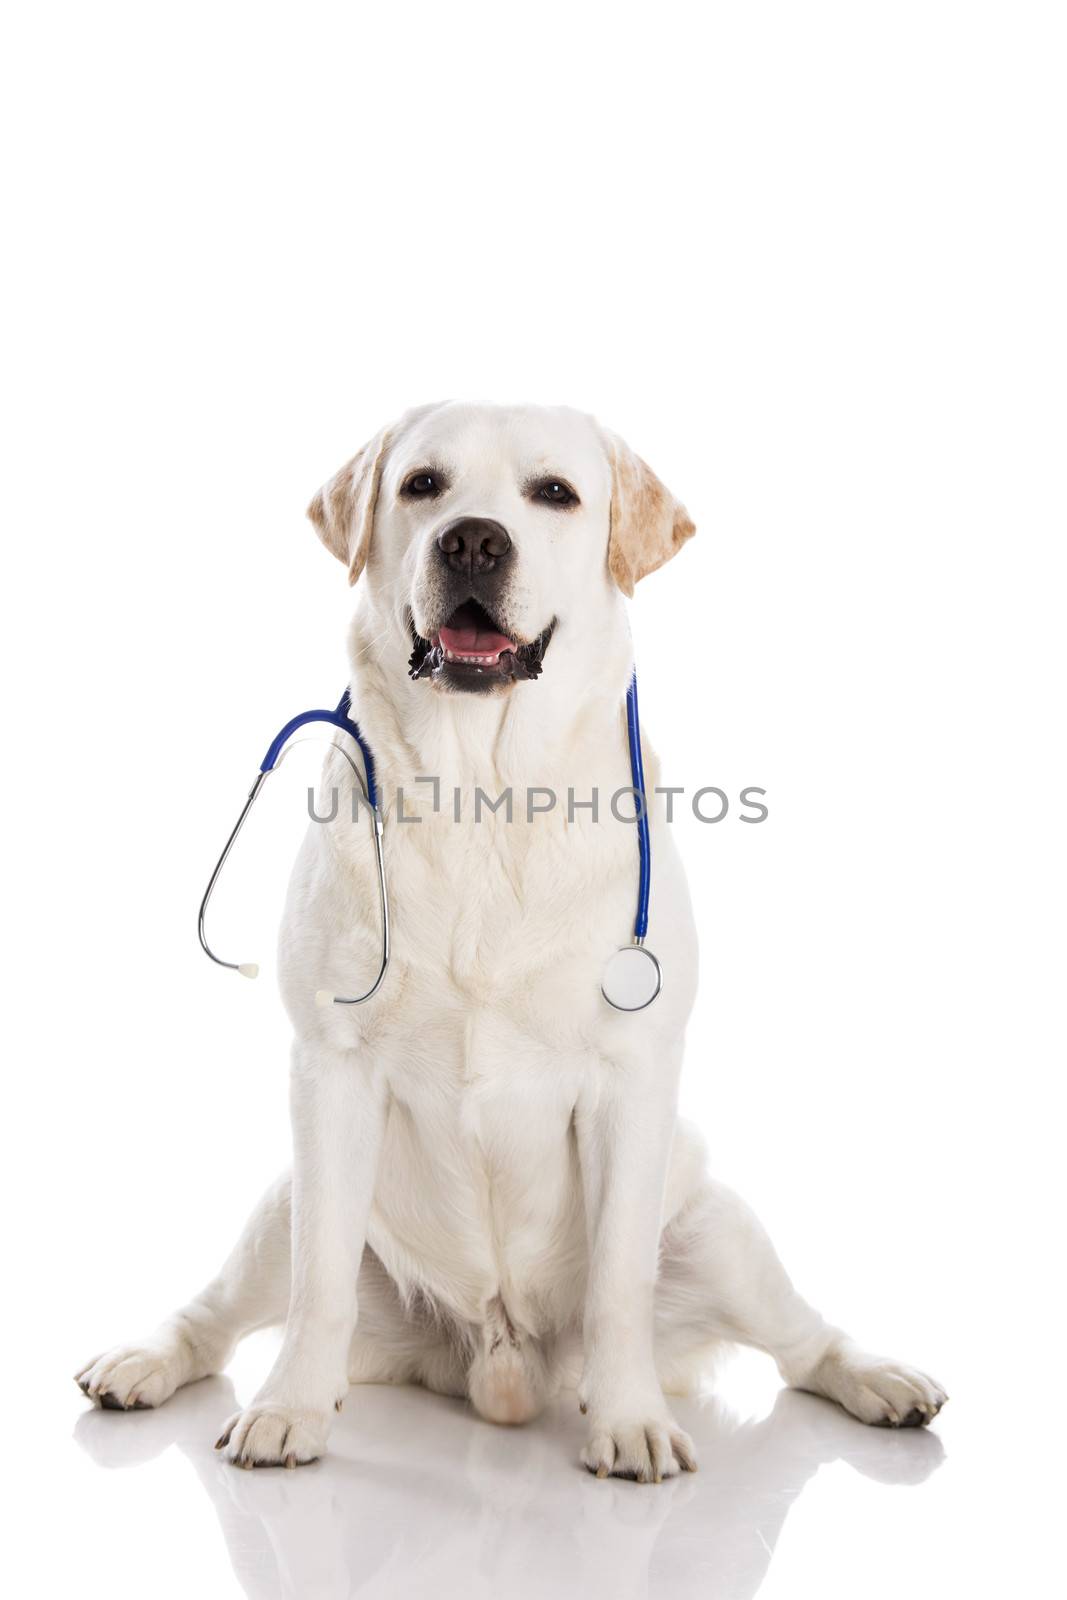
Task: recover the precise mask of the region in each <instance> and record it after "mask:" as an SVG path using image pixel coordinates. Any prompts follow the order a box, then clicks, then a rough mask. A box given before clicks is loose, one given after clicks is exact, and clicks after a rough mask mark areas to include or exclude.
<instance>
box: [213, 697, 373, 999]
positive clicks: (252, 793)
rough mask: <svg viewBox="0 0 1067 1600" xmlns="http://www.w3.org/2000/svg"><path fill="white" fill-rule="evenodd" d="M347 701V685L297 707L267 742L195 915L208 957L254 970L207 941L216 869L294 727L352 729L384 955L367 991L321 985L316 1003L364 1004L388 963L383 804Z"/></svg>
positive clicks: (252, 973) (245, 972) (245, 973)
mask: <svg viewBox="0 0 1067 1600" xmlns="http://www.w3.org/2000/svg"><path fill="white" fill-rule="evenodd" d="M350 704H351V700H350V697H349V693H348V690H347V689H346V690H345V692H344V694H343V695H342V696H341V700H340V702H339V704H338V705H337V707H336V709H335V710H333V711H304V712H301V714H300V715H299V716H298V717H293V718H292V720H291V721H289V722H287V723H286V724H285V727H284V728H282V729H281V730H280V732H279V733H278V734H277V735H276V736H275V738H274V739H273V740H272V742H271V745H270V748H269V749H268V750H267V753H266V755H265V756H264V758H263V763H262V765H261V767H260V769H259V772H258V773H257V774H256V780H255V782H254V783H253V785H252V787H251V789H250V790H249V792H248V799H247V800H246V801H245V803H244V805H243V806H242V807H241V814H240V816H239V817H238V818H237V821H236V822H235V823H234V826H233V831H232V832H231V834H230V837H229V838H228V839H227V840H226V844H225V846H224V847H223V851H222V854H221V855H220V856H219V859H218V860H217V861H216V863H215V866H214V870H213V871H212V874H211V877H210V878H209V879H208V884H207V888H206V889H205V890H204V898H203V899H202V900H201V902H200V913H199V916H198V917H197V924H196V931H197V937H198V938H199V940H200V946H201V949H202V950H203V951H204V954H205V955H206V956H208V957H210V959H211V960H212V961H214V963H215V965H216V966H218V967H226V968H227V969H228V970H229V971H230V972H239V973H240V974H241V976H242V977H244V978H254V977H256V976H257V975H258V973H259V966H258V964H257V963H256V962H254V961H241V962H238V961H224V960H223V959H222V957H221V956H217V955H216V954H215V952H214V950H212V948H211V946H210V945H209V944H208V941H207V934H206V932H205V929H204V922H205V918H206V916H207V908H208V904H209V903H210V900H211V896H212V894H213V892H214V889H215V885H216V884H217V883H218V881H219V875H220V874H221V872H222V869H223V867H224V866H225V865H226V860H227V857H228V856H229V854H230V851H231V850H232V849H233V847H234V844H235V843H236V841H237V836H238V834H239V833H240V832H241V829H242V828H243V827H244V825H245V822H246V821H247V819H248V813H249V812H250V811H251V809H252V807H253V805H254V804H255V802H256V800H257V799H258V797H259V794H260V791H261V790H262V788H263V785H264V784H265V783H266V781H267V779H268V778H269V777H270V774H271V773H272V772H273V771H274V770H275V768H276V767H277V765H278V762H279V760H280V759H281V756H282V752H283V750H284V749H285V746H286V744H287V742H288V741H289V739H291V738H292V736H293V734H294V733H296V731H297V730H298V729H299V728H303V727H305V726H306V725H307V724H308V723H312V722H326V723H329V724H330V725H331V726H332V727H335V728H339V729H340V730H341V731H342V732H343V733H348V734H351V736H352V738H353V739H354V740H355V741H356V744H357V745H358V746H359V749H360V753H361V754H362V756H363V762H364V769H365V772H366V782H365V783H363V784H361V787H362V788H363V792H364V794H365V796H366V798H367V803H368V805H369V806H370V808H371V816H372V819H373V824H374V860H375V865H376V867H377V871H378V898H379V903H380V906H381V917H382V960H381V966H380V967H379V969H378V976H377V977H376V978H375V980H374V982H373V983H372V984H371V986H370V988H369V989H368V990H367V992H366V994H361V995H354V996H352V997H348V996H344V995H335V994H330V993H329V992H328V991H326V990H324V989H320V990H319V991H318V992H317V994H316V995H315V1001H316V1004H318V1005H323V1006H325V1005H339V1006H361V1005H363V1003H364V1001H366V1000H369V999H370V998H371V995H373V994H376V993H377V991H378V989H379V988H380V987H381V984H382V980H383V979H384V977H385V974H386V969H387V968H388V966H389V895H388V892H387V890H386V885H385V857H384V853H383V850H382V834H383V832H384V824H383V821H382V814H381V810H380V809H379V806H378V790H377V786H376V783H375V774H374V757H373V756H372V755H371V752H370V749H369V747H368V745H367V743H366V741H365V739H364V738H363V735H362V733H361V732H360V730H359V726H358V724H357V723H355V722H353V721H352V719H351V718H350V717H349V715H348V710H349V706H350ZM337 748H338V749H340V746H339V745H338V746H337ZM341 753H342V755H344V757H345V760H346V761H348V762H349V764H350V765H351V766H352V770H353V772H355V773H356V777H357V779H358V778H359V773H358V771H357V769H356V767H355V764H354V763H353V762H352V758H351V756H349V755H348V753H347V751H342V752H341Z"/></svg>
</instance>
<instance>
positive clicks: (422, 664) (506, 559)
mask: <svg viewBox="0 0 1067 1600" xmlns="http://www.w3.org/2000/svg"><path fill="white" fill-rule="evenodd" d="M309 515H310V517H311V518H312V520H313V521H314V523H315V525H316V526H317V528H318V529H319V532H320V535H321V536H322V538H323V540H324V541H325V543H326V544H327V545H328V546H329V548H330V549H331V550H333V552H334V554H335V555H337V556H339V557H340V558H341V559H342V560H344V561H346V562H347V563H348V566H349V576H350V581H351V582H353V583H354V582H355V581H356V579H357V578H358V577H359V576H360V575H361V573H363V572H364V570H365V571H366V575H367V582H368V583H369V585H370V586H371V589H372V591H373V594H372V600H373V603H374V605H375V606H376V607H377V608H379V609H384V610H385V611H386V612H387V613H388V614H390V615H391V616H392V617H393V618H394V619H395V620H396V621H397V622H398V624H399V628H400V631H401V633H402V636H403V637H404V638H405V648H407V647H408V645H410V649H411V654H410V658H409V659H408V661H407V662H406V665H407V667H408V670H409V671H410V673H411V676H412V677H414V678H416V679H419V680H424V681H426V682H427V683H428V684H430V685H433V686H435V687H438V688H443V689H446V690H451V691H458V692H461V693H462V692H466V693H478V694H485V693H491V692H497V693H500V692H505V691H508V690H510V689H511V688H513V686H514V685H515V684H518V683H523V682H531V681H533V680H535V679H536V678H537V677H539V676H540V674H541V672H542V670H550V668H549V666H548V658H549V654H550V650H551V646H552V642H553V640H554V639H555V638H556V637H557V634H558V633H566V634H567V635H569V636H570V637H571V638H572V639H574V638H575V637H576V630H585V632H586V634H588V635H590V636H593V637H595V636H596V634H597V631H598V629H600V628H601V627H602V626H603V625H605V624H606V623H607V621H608V618H609V612H610V609H611V608H612V607H613V606H615V605H616V604H617V601H616V586H617V587H618V588H621V589H623V591H624V592H625V593H628V594H629V593H632V592H633V585H634V583H635V582H636V580H637V579H638V578H640V577H643V576H644V575H645V573H646V572H651V571H653V570H654V569H655V568H656V567H658V566H660V565H662V563H663V562H664V561H666V560H668V559H669V557H670V556H671V555H673V554H674V552H675V550H676V549H678V548H679V546H680V545H681V544H682V543H683V542H684V541H685V540H686V539H687V538H688V537H689V536H690V535H691V534H692V532H693V525H692V523H691V522H690V521H689V518H688V517H687V515H686V513H685V511H684V509H683V508H682V507H681V506H680V505H678V503H677V502H676V501H675V500H674V499H673V497H672V496H671V495H669V494H668V492H667V490H666V489H665V488H664V487H663V485H662V484H661V483H660V482H659V480H658V479H657V478H656V477H655V476H654V474H653V473H652V472H651V471H650V470H649V468H648V467H646V466H645V464H644V463H643V462H642V461H640V459H639V458H638V457H637V456H635V455H634V454H633V453H632V452H631V451H629V450H628V449H627V447H626V446H625V445H623V444H622V443H621V441H619V440H616V439H613V438H612V437H611V436H610V435H607V434H605V433H604V432H603V431H602V430H601V429H600V428H599V427H598V426H597V424H596V423H595V422H594V421H593V420H592V419H591V418H589V417H586V416H583V415H582V414H581V413H579V412H575V411H570V410H566V409H564V408H558V409H555V408H554V409H547V408H542V407H535V406H521V407H493V406H471V405H462V404H457V403H448V404H445V405H439V406H430V407H425V408H423V409H422V410H420V411H415V412H409V413H408V415H407V416H406V417H404V418H403V419H402V420H401V421H400V422H399V423H398V424H396V425H395V426H393V427H391V428H387V429H385V430H383V432H382V433H381V434H379V435H378V436H377V438H376V439H374V440H372V441H371V443H370V444H369V445H367V446H365V447H364V449H363V450H361V451H360V452H359V454H358V455H357V456H356V457H354V458H353V460H352V461H350V462H349V463H348V464H347V465H346V466H345V467H343V468H342V469H341V471H340V472H339V473H338V474H337V476H336V477H335V478H333V479H332V480H331V481H330V483H328V484H327V485H326V486H325V488H324V489H322V490H321V491H320V492H319V494H318V495H316V497H315V499H314V500H313V501H312V503H311V506H310V507H309Z"/></svg>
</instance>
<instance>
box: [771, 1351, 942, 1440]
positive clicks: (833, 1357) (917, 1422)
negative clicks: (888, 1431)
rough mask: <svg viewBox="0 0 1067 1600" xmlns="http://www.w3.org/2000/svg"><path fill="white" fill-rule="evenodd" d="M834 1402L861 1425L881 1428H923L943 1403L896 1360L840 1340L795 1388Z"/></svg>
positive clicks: (929, 1381)
mask: <svg viewBox="0 0 1067 1600" xmlns="http://www.w3.org/2000/svg"><path fill="white" fill-rule="evenodd" d="M798 1387H799V1388H803V1389H808V1390H810V1391H811V1392H812V1393H814V1394H821V1395H825V1396H826V1398H827V1399H829V1400H836V1401H837V1403H838V1405H842V1406H844V1408H845V1410H846V1411H850V1412H851V1413H852V1415H853V1416H854V1417H858V1418H859V1419H860V1421H861V1422H869V1423H872V1424H873V1425H874V1426H875V1427H882V1428H923V1427H925V1426H926V1424H927V1423H929V1422H932V1421H933V1420H934V1418H935V1417H936V1416H937V1413H938V1412H939V1411H940V1410H941V1407H942V1406H943V1405H944V1404H945V1401H946V1400H947V1399H948V1395H947V1394H946V1393H945V1391H944V1389H942V1387H941V1385H940V1384H939V1383H936V1382H935V1381H934V1379H933V1378H928V1377H927V1376H926V1374H925V1373H924V1372H919V1371H918V1370H917V1369H916V1368H915V1367H908V1366H905V1364H904V1363H903V1362H902V1361H889V1360H887V1359H886V1358H885V1357H884V1356H872V1355H869V1354H868V1353H867V1352H866V1351H865V1350H861V1349H860V1348H859V1347H858V1346H857V1345H855V1344H853V1343H852V1340H851V1339H840V1340H838V1341H837V1342H836V1343H835V1344H832V1345H831V1346H830V1348H829V1350H828V1351H827V1352H826V1354H825V1355H824V1356H823V1358H822V1360H821V1361H820V1362H819V1363H818V1365H817V1366H816V1367H815V1369H814V1371H813V1372H812V1373H811V1374H810V1376H809V1377H808V1379H807V1380H806V1381H805V1382H804V1383H802V1384H799V1385H798Z"/></svg>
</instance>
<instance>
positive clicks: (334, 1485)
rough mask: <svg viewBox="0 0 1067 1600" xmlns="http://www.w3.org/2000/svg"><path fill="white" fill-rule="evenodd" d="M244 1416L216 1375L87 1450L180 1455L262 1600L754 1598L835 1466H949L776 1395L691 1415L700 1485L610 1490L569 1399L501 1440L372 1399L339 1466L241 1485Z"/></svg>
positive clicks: (473, 1426)
mask: <svg viewBox="0 0 1067 1600" xmlns="http://www.w3.org/2000/svg"><path fill="white" fill-rule="evenodd" d="M235 1409H236V1401H235V1399H234V1395H233V1388H232V1385H231V1384H230V1383H229V1381H228V1380H227V1379H224V1378H211V1379H208V1380H207V1381H205V1382H203V1383H198V1384H194V1385H192V1386H191V1387H190V1388H189V1389H185V1390H183V1391H181V1392H180V1393H179V1394H177V1395H176V1396H175V1397H174V1399H173V1400H171V1401H170V1402H169V1403H168V1404H167V1405H166V1406H164V1407H163V1408H162V1409H161V1410H159V1411H145V1412H138V1413H130V1414H127V1415H123V1414H120V1413H115V1412H109V1411H90V1412H87V1413H86V1414H85V1415H83V1416H82V1417H81V1418H80V1420H79V1422H78V1424H77V1427H76V1429H75V1438H76V1439H77V1441H78V1443H79V1444H80V1445H82V1446H83V1447H84V1449H85V1450H87V1451H88V1452H89V1454H90V1455H91V1456H92V1457H93V1459H94V1460H95V1461H96V1462H98V1463H99V1464H100V1465H101V1466H106V1467H125V1466H136V1465H139V1464H140V1463H142V1462H145V1461H149V1460H151V1459H152V1458H153V1457H154V1456H157V1455H159V1454H160V1453H161V1452H162V1451H163V1450H165V1449H167V1448H168V1446H170V1445H172V1444H174V1445H177V1446H178V1447H179V1449H180V1450H181V1451H182V1452H183V1454H184V1455H186V1456H187V1458H188V1459H189V1461H190V1462H191V1463H192V1465H193V1468H194V1469H195V1471H196V1473H197V1475H198V1477H199V1478H200V1481H201V1483H202V1484H203V1486H204V1488H205V1489H206V1491H207V1494H208V1496H209V1498H210V1499H211V1501H212V1503H213V1504H214V1506H215V1510H216V1512H217V1513H218V1517H219V1521H220V1523H221V1524H222V1529H223V1532H224V1534H225V1536H226V1542H227V1546H228V1548H229V1554H230V1560H231V1562H232V1564H233V1569H234V1572H235V1573H236V1575H237V1577H238V1579H239V1581H240V1583H241V1585H242V1587H243V1588H244V1591H245V1593H246V1594H247V1595H248V1596H249V1597H250V1600H283V1597H284V1600H327V1597H330V1600H333V1597H335V1596H336V1597H340V1596H347V1595H355V1594H358V1595H361V1596H375V1597H379V1596H380V1597H388V1600H397V1597H398V1596H403V1597H404V1600H419V1597H421V1596H423V1595H426V1596H430V1595H432V1596H434V1597H440V1596H441V1595H447V1594H452V1593H463V1594H465V1595H468V1596H472V1597H477V1596H481V1595H483V1594H484V1595H486V1596H488V1595H490V1594H491V1595H493V1596H500V1595H508V1596H512V1597H518V1596H521V1595H526V1594H529V1595H542V1594H551V1593H556V1594H569V1593H574V1594H584V1595H598V1594H610V1595H611V1596H612V1600H630V1597H633V1600H636V1597H638V1596H641V1597H644V1596H647V1595H649V1594H661V1593H663V1594H666V1593H670V1594H671V1595H672V1596H674V1597H675V1600H685V1597H686V1596H689V1595H694V1596H695V1595H698V1594H699V1595H700V1596H701V1597H703V1600H748V1597H750V1596H752V1595H755V1594H756V1593H757V1591H758V1590H759V1588H760V1585H761V1583H762V1582H763V1579H764V1576H765V1574H766V1572H767V1568H768V1566H769V1564H770V1561H771V1557H772V1555H773V1553H774V1546H775V1543H776V1541H777V1539H778V1535H779V1533H780V1531H781V1528H782V1524H783V1523H784V1521H785V1518H786V1515H787V1513H788V1511H789V1508H790V1506H791V1505H792V1503H793V1501H794V1500H795V1499H796V1498H797V1496H798V1495H799V1494H800V1492H801V1490H802V1489H803V1487H804V1485H805V1484H806V1483H807V1482H808V1480H809V1479H810V1478H812V1477H813V1476H814V1475H815V1473H816V1472H817V1471H818V1469H819V1467H820V1466H822V1465H823V1464H824V1463H827V1462H831V1461H838V1460H844V1461H846V1462H848V1464H849V1465H850V1466H852V1467H854V1468H855V1469H856V1470H857V1471H859V1472H861V1473H863V1474H864V1475H865V1476H866V1477H869V1478H875V1479H878V1480H879V1481H882V1482H885V1483H894V1484H909V1483H920V1482H921V1481H922V1480H923V1479H924V1478H926V1477H928V1476H929V1474H930V1473H931V1472H932V1471H933V1470H934V1469H935V1468H936V1467H937V1466H938V1464H939V1463H940V1461H941V1459H942V1454H943V1452H942V1447H941V1444H940V1442H939V1440H938V1439H937V1437H936V1435H933V1434H931V1433H928V1432H927V1431H925V1430H918V1429H916V1430H909V1431H908V1432H906V1433H904V1432H902V1433H885V1432H881V1431H876V1430H874V1429H870V1428H865V1427H864V1426H863V1425H862V1424H861V1423H858V1422H854V1421H853V1420H852V1419H851V1418H850V1417H848V1416H846V1415H845V1414H844V1412H841V1411H838V1410H837V1409H836V1408H835V1407H833V1406H831V1405H828V1404H827V1403H826V1402H825V1401H823V1400H816V1399H814V1398H812V1397H811V1396H808V1395H802V1394H796V1393H794V1392H792V1391H790V1390H783V1391H782V1392H781V1393H780V1394H779V1395H778V1397H777V1400H776V1403H775V1405H774V1408H773V1410H772V1411H771V1412H770V1414H769V1415H768V1416H766V1417H764V1418H762V1419H761V1420H759V1421H749V1422H741V1421H739V1420H738V1419H737V1418H736V1417H735V1416H734V1415H733V1414H732V1413H731V1412H730V1411H729V1409H728V1408H727V1407H726V1406H725V1405H724V1404H723V1403H722V1402H721V1401H718V1400H709V1401H706V1402H703V1403H698V1402H695V1401H694V1402H688V1403H686V1402H679V1403H678V1410H677V1415H678V1420H679V1421H680V1422H681V1424H682V1426H683V1427H684V1428H686V1429H687V1430H688V1431H689V1432H690V1433H691V1434H692V1435H693V1438H694V1440H695V1442H696V1445H697V1450H698V1453H699V1457H700V1471H699V1473H698V1474H697V1475H696V1476H692V1477H691V1476H689V1475H685V1476H683V1477H681V1478H676V1479H673V1480H671V1481H670V1482H669V1483H666V1484H663V1485H661V1486H659V1487H657V1488H651V1487H643V1486H639V1485H637V1484H631V1483H622V1482H618V1481H615V1480H611V1481H608V1482H598V1481H597V1480H596V1479H594V1478H591V1477H589V1476H588V1474H586V1473H585V1472H584V1471H583V1470H582V1469H581V1467H579V1466H578V1465H577V1456H578V1450H579V1447H580V1443H581V1438H582V1431H581V1427H580V1422H581V1419H580V1418H579V1416H578V1411H577V1406H576V1404H575V1402H574V1396H573V1395H564V1396H562V1397H561V1398H560V1399H559V1400H558V1401H557V1402H556V1404H555V1406H554V1407H553V1408H552V1409H551V1410H550V1411H549V1412H548V1413H547V1414H546V1415H545V1416H544V1417H542V1418H541V1419H540V1420H539V1422H537V1423H534V1424H531V1425H529V1426H527V1427H525V1428H518V1429H505V1428H497V1427H493V1426H492V1425H491V1424H488V1423H482V1422H479V1421H478V1420H477V1419H475V1418H473V1417H472V1415H471V1413H470V1411H469V1409H468V1408H467V1406H466V1405H465V1404H462V1403H461V1402H458V1401H449V1400H444V1399H441V1398H440V1397H438V1396H435V1395H431V1394H428V1393H426V1392H424V1391H422V1390H417V1389H389V1388H372V1387H368V1388H361V1389H355V1390H353V1391H352V1392H351V1394H350V1395H349V1398H348V1403H347V1405H346V1407H345V1411H344V1415H343V1417H341V1418H339V1419H338V1426H337V1428H336V1430H335V1432H334V1434H333V1437H332V1439H331V1454H330V1456H329V1458H328V1459H327V1460H325V1461H322V1462H320V1463H317V1464H315V1465H314V1466H310V1467H302V1468H300V1469H299V1470H298V1471H296V1472H285V1471H283V1470H279V1469H266V1470H262V1471H254V1472H241V1471H239V1470H237V1469H236V1468H234V1467H232V1466H228V1465H226V1464H225V1463H224V1462H223V1461H222V1460H220V1458H219V1457H218V1456H217V1455H216V1454H215V1452H214V1451H213V1450H212V1448H211V1441H212V1439H213V1437H214V1434H215V1432H216V1431H217V1429H216V1426H215V1425H216V1424H217V1422H218V1420H219V1418H220V1417H224V1416H226V1415H228V1414H229V1413H230V1412H232V1411H233V1410H235Z"/></svg>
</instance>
